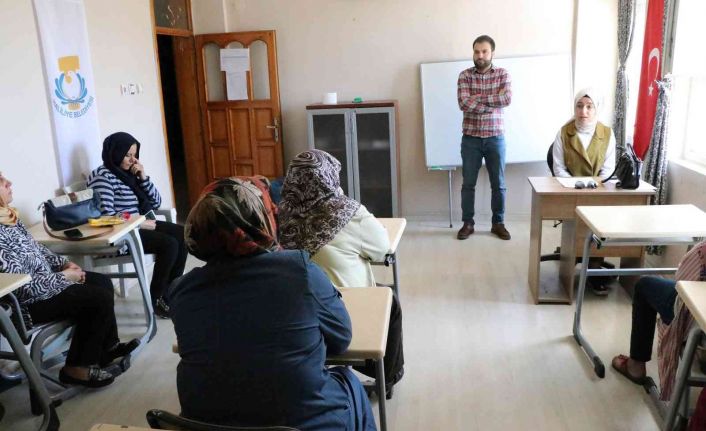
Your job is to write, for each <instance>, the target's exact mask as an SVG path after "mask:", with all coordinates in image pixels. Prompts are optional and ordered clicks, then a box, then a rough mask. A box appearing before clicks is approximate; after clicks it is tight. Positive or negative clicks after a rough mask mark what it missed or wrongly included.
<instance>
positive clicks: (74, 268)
mask: <svg viewBox="0 0 706 431" xmlns="http://www.w3.org/2000/svg"><path fill="white" fill-rule="evenodd" d="M11 202H12V182H11V181H10V180H8V179H7V178H5V177H3V176H2V173H0V272H5V273H16V274H29V275H31V276H32V280H31V281H30V282H29V283H27V284H25V285H24V286H21V287H20V288H19V289H18V290H16V291H15V293H14V294H15V296H17V299H18V301H19V302H20V305H21V307H22V308H24V309H25V310H26V311H27V313H28V314H29V316H30V317H31V320H32V321H34V322H37V323H44V322H51V321H55V320H62V319H71V320H73V321H74V322H75V330H74V334H73V337H72V339H71V347H69V352H68V354H67V356H66V363H65V364H64V367H63V368H62V369H61V371H59V380H60V381H62V382H63V383H67V384H72V385H82V386H88V387H92V388H97V387H101V386H106V385H109V384H111V383H113V380H114V376H113V375H112V374H111V373H109V372H108V371H107V370H105V369H104V368H105V367H107V366H108V365H109V364H110V363H111V362H113V361H114V360H115V359H117V358H119V357H123V356H125V355H128V354H129V353H130V352H132V351H133V350H135V349H136V348H137V347H138V346H139V344H140V341H139V340H138V339H134V340H132V341H130V342H128V343H121V342H120V340H119V339H118V327H117V323H116V321H115V310H114V309H113V283H111V281H110V279H108V278H107V277H106V276H105V275H103V274H98V273H94V272H84V271H83V269H81V267H79V266H78V265H76V264H75V263H73V262H69V261H68V260H66V258H64V257H62V256H59V255H57V254H56V253H53V252H52V251H50V250H49V249H47V248H46V247H44V246H43V245H42V244H39V243H38V242H37V241H35V240H34V238H32V235H30V233H29V232H28V231H27V228H26V227H25V225H24V224H23V223H22V221H20V220H19V219H18V218H17V212H16V211H15V209H14V208H12V207H10V203H11ZM23 314H25V313H23Z"/></svg>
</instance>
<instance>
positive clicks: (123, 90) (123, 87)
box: [120, 84, 127, 96]
mask: <svg viewBox="0 0 706 431" xmlns="http://www.w3.org/2000/svg"><path fill="white" fill-rule="evenodd" d="M126 94H127V84H120V95H121V96H124V95H126Z"/></svg>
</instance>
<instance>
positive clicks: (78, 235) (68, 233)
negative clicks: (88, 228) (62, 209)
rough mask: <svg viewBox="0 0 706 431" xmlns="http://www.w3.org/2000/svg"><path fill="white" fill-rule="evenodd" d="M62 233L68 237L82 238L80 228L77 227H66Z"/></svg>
mask: <svg viewBox="0 0 706 431" xmlns="http://www.w3.org/2000/svg"><path fill="white" fill-rule="evenodd" d="M64 235H66V237H67V238H70V239H78V238H83V234H82V233H81V231H80V230H78V229H68V230H65V231H64Z"/></svg>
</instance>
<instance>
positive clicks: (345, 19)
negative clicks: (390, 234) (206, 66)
mask: <svg viewBox="0 0 706 431" xmlns="http://www.w3.org/2000/svg"><path fill="white" fill-rule="evenodd" d="M575 3H577V4H578V6H576V4H575ZM575 7H578V8H579V9H578V10H579V12H580V13H581V15H580V16H579V17H578V22H577V25H576V26H575V25H574V10H575V9H574V8H575ZM225 11H226V21H227V22H228V23H229V25H228V31H247V30H266V29H274V30H276V31H277V48H278V67H279V76H280V87H281V101H282V112H283V114H282V115H283V121H284V143H285V161H289V160H291V158H292V157H293V156H294V155H296V154H297V153H298V152H300V151H302V150H305V149H306V146H307V143H306V142H307V140H306V112H305V106H306V105H307V104H309V103H312V102H318V101H320V100H321V97H322V94H323V93H325V92H329V91H336V92H338V96H339V100H350V99H352V98H353V97H358V96H359V97H362V98H363V99H364V100H372V99H397V100H399V102H400V108H399V109H400V112H399V114H400V116H399V119H400V145H401V177H402V178H401V182H402V184H401V189H402V211H401V212H402V214H404V215H406V216H408V217H443V216H445V215H446V211H447V205H448V204H447V189H448V187H447V177H446V175H445V173H443V172H427V170H426V168H425V164H424V140H423V129H422V101H421V91H420V80H419V64H420V63H423V62H432V61H445V60H459V59H468V58H470V57H471V55H472V42H473V39H474V38H475V37H476V36H478V35H480V34H483V33H487V34H490V35H491V36H493V38H494V39H495V41H496V43H497V48H496V55H497V56H520V55H538V54H547V53H568V52H571V51H572V49H573V40H574V32H575V30H576V31H577V37H578V40H577V42H578V43H577V49H580V50H581V53H579V55H577V56H576V74H577V78H578V79H577V82H579V83H581V84H582V85H583V84H584V83H587V81H592V82H591V83H592V84H594V85H597V86H599V87H602V88H606V89H607V90H608V91H609V92H612V91H613V86H614V82H613V81H614V76H615V70H616V64H617V62H616V44H617V42H616V40H617V36H616V27H617V15H616V14H617V0H575V1H569V0H533V1H522V0H473V1H469V0H439V1H436V2H431V1H428V0H356V1H350V0H298V1H281V0H228V1H226V2H225ZM537 73H541V71H537ZM594 80H595V81H598V82H593V81H594ZM610 100H612V98H611V99H610ZM607 105H608V106H609V112H606V115H605V117H606V118H607V119H610V118H611V116H612V114H611V113H612V102H609V103H608V104H607ZM571 115H572V109H571V107H570V106H567V118H569V117H570V116H571ZM556 126H557V129H558V128H559V127H560V124H557V125H556ZM459 140H460V125H459ZM549 143H550V142H547V146H549ZM547 173H548V170H547V168H546V164H545V163H529V164H521V165H508V167H507V172H506V179H507V183H508V197H507V213H508V218H512V217H516V216H517V217H526V216H527V215H528V214H529V211H530V198H529V193H528V191H529V185H528V183H527V180H526V178H527V176H529V175H546V174H547ZM460 187H461V181H460V173H457V174H456V181H455V183H454V192H453V193H454V194H453V196H454V200H455V205H454V206H455V208H454V213H455V214H454V215H455V217H456V218H457V219H459V218H460V208H459V207H460V205H459V193H460ZM476 190H477V192H476V194H477V198H476V202H477V203H476V208H477V210H476V211H477V213H478V214H479V216H481V215H482V214H489V213H490V209H489V206H490V192H489V186H488V181H487V175H485V171H482V173H481V176H480V178H479V184H478V187H477V188H476ZM482 221H483V220H482V219H481V218H480V217H479V220H478V222H482ZM488 221H489V220H488Z"/></svg>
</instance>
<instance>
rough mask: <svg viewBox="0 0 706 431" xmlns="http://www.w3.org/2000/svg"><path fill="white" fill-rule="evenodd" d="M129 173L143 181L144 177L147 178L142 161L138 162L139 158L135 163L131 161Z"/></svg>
mask: <svg viewBox="0 0 706 431" xmlns="http://www.w3.org/2000/svg"><path fill="white" fill-rule="evenodd" d="M130 173H132V174H133V175H134V176H136V177H137V178H139V179H140V181H144V180H145V179H147V174H146V173H145V167H144V166H142V163H140V161H139V160H137V161H136V162H135V163H133V165H132V166H130Z"/></svg>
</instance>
